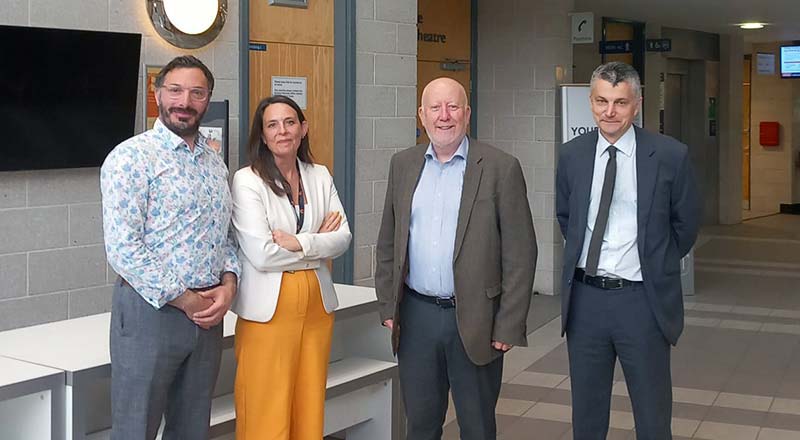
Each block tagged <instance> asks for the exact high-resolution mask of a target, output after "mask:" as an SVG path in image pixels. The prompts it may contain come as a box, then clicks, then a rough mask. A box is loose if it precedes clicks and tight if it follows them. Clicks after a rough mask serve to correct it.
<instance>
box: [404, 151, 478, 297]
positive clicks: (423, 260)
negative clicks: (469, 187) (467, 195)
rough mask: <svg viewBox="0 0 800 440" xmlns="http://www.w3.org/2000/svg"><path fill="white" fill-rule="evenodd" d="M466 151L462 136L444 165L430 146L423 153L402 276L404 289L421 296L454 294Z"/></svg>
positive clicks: (412, 205) (412, 204) (412, 207)
mask: <svg viewBox="0 0 800 440" xmlns="http://www.w3.org/2000/svg"><path fill="white" fill-rule="evenodd" d="M468 151H469V140H468V139H467V137H466V136H464V140H462V141H461V145H459V146H458V149H457V150H456V152H455V154H453V157H451V158H450V159H449V160H448V161H447V162H444V163H442V162H440V161H439V160H438V159H437V157H436V154H435V153H434V150H433V146H431V145H428V151H426V152H425V165H424V167H423V169H422V175H421V176H420V178H419V183H418V184H417V189H416V190H415V191H414V199H413V201H412V202H411V222H410V224H409V230H408V235H409V238H408V262H409V266H408V276H407V277H406V284H407V285H408V287H410V288H412V289H414V290H416V291H417V292H419V293H421V294H423V295H429V296H439V297H445V298H447V297H452V296H453V295H454V291H455V287H454V282H453V252H454V248H455V242H456V227H457V226H458V209H459V207H460V206H461V189H462V187H463V185H464V171H465V170H466V168H467V152H468Z"/></svg>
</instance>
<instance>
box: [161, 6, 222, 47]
mask: <svg viewBox="0 0 800 440" xmlns="http://www.w3.org/2000/svg"><path fill="white" fill-rule="evenodd" d="M146 1H147V14H148V15H149V16H150V21H151V22H152V23H153V27H154V28H155V30H156V32H157V33H158V35H161V38H163V39H165V40H167V42H169V43H170V44H172V45H173V46H176V47H180V48H182V49H197V48H199V47H203V46H205V45H207V44H208V43H210V42H212V41H214V39H215V38H217V35H219V33H220V32H221V31H222V26H224V25H225V19H226V18H227V16H228V0H146Z"/></svg>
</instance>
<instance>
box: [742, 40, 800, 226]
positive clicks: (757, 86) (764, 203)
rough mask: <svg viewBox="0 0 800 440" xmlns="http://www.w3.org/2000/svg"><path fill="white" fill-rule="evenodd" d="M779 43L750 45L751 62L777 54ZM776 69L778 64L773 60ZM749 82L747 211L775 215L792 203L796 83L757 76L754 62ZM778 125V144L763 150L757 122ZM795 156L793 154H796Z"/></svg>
mask: <svg viewBox="0 0 800 440" xmlns="http://www.w3.org/2000/svg"><path fill="white" fill-rule="evenodd" d="M781 44H782V43H781V42H777V43H759V44H753V48H752V54H753V60H755V59H756V54H757V53H771V54H775V59H776V60H778V59H779V58H780V54H779V53H778V50H779V47H780V46H781ZM776 66H777V61H776ZM752 69H753V70H752V71H751V80H750V84H751V87H750V90H751V98H750V209H751V211H753V212H758V213H765V214H766V213H775V212H778V211H779V210H780V204H781V203H791V202H792V176H793V174H794V161H793V157H792V144H793V140H792V139H793V138H792V129H793V124H792V117H793V116H792V114H793V107H794V103H793V93H794V92H793V89H795V88H800V85H797V84H795V81H787V80H783V79H781V78H780V75H779V74H778V73H777V69H776V73H774V74H771V75H765V74H759V73H758V72H757V71H756V62H755V61H753V67H752ZM761 121H777V122H778V123H780V126H781V127H780V145H779V146H777V147H764V146H762V145H761V142H759V136H760V131H759V122H761ZM795 154H796V153H795Z"/></svg>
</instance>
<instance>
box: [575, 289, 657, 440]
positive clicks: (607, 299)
mask: <svg viewBox="0 0 800 440" xmlns="http://www.w3.org/2000/svg"><path fill="white" fill-rule="evenodd" d="M567 350H568V352H569V371H570V380H571V382H572V435H573V438H574V439H575V440H605V438H606V434H607V433H608V422H609V411H610V410H611V388H612V385H613V382H614V364H615V362H616V359H617V358H619V362H620V364H621V365H622V371H623V373H625V382H626V384H627V386H628V395H630V398H631V404H632V407H633V419H634V421H635V423H636V438H637V439H639V440H669V439H671V438H672V431H671V419H672V379H671V374H670V345H669V343H668V342H667V340H666V339H665V338H664V335H663V334H662V333H661V330H660V329H659V327H658V323H657V322H656V319H655V316H654V315H653V313H652V311H651V310H650V305H649V304H648V302H647V295H646V292H645V290H644V287H643V286H642V285H640V284H637V285H634V286H631V287H625V288H623V289H620V290H603V289H598V288H596V287H592V286H589V285H586V284H583V283H581V282H578V281H575V282H574V283H573V288H572V300H571V302H570V308H569V322H568V323H567Z"/></svg>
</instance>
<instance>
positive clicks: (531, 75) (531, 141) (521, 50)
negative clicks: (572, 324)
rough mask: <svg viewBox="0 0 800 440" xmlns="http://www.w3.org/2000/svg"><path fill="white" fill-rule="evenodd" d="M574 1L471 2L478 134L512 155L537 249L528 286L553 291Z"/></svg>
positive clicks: (555, 287) (558, 246)
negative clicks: (561, 108) (560, 107)
mask: <svg viewBox="0 0 800 440" xmlns="http://www.w3.org/2000/svg"><path fill="white" fill-rule="evenodd" d="M573 4H574V2H573V0H491V1H490V0H479V1H478V11H477V14H478V78H477V79H478V97H477V98H478V99H477V104H476V109H474V111H477V112H478V127H477V128H478V138H479V139H480V140H482V141H485V142H488V143H490V144H493V145H494V146H496V147H498V148H501V149H503V150H505V151H507V152H509V153H511V154H514V155H515V156H516V157H517V158H519V160H520V163H521V164H522V168H523V171H524V174H525V179H526V182H527V185H528V198H529V202H530V205H531V209H532V212H533V218H534V226H535V228H536V236H537V242H538V246H539V261H538V264H537V267H536V281H535V285H534V289H535V290H536V291H538V292H540V293H544V294H555V293H558V289H559V287H558V280H559V277H560V273H561V271H560V269H559V268H560V265H561V255H562V252H563V246H562V238H561V232H560V230H559V228H558V224H557V222H556V220H555V168H556V156H557V147H558V146H557V145H556V144H555V139H556V136H555V130H556V127H557V125H558V123H559V118H558V116H559V115H558V114H556V110H555V108H556V107H555V102H556V89H557V84H560V83H566V82H571V78H572V73H571V69H572V45H571V42H570V21H569V16H568V13H569V12H570V11H572V9H573Z"/></svg>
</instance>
